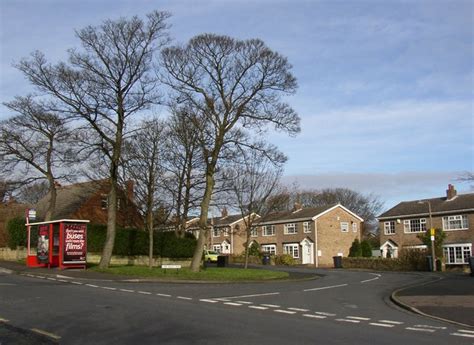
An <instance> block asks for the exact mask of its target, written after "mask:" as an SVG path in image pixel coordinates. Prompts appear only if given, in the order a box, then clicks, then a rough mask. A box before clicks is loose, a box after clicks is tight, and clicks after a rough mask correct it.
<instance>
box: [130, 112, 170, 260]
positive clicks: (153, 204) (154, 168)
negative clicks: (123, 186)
mask: <svg viewBox="0 0 474 345" xmlns="http://www.w3.org/2000/svg"><path fill="white" fill-rule="evenodd" d="M164 142H165V139H164V123H163V122H162V121H160V120H159V119H158V118H153V119H150V120H144V121H143V122H142V123H141V126H140V129H139V130H138V131H137V132H136V133H135V134H134V135H133V136H132V138H131V139H130V140H128V141H127V142H126V143H125V147H124V168H125V174H126V176H128V177H130V178H131V179H132V180H133V181H134V182H135V186H134V187H135V188H134V189H135V193H134V194H135V198H136V200H137V204H138V206H139V208H140V210H141V213H142V214H143V216H144V217H145V227H146V229H147V231H148V234H149V250H148V255H149V261H148V266H149V267H150V268H152V267H153V231H154V218H155V217H154V210H156V209H157V208H158V205H159V204H160V203H159V200H158V198H157V189H158V184H159V183H160V180H161V179H162V164H163V163H162V157H163V149H164Z"/></svg>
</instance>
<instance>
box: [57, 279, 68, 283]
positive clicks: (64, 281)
mask: <svg viewBox="0 0 474 345" xmlns="http://www.w3.org/2000/svg"><path fill="white" fill-rule="evenodd" d="M58 282H61V283H69V281H67V280H64V279H58Z"/></svg>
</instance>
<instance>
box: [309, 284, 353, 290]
mask: <svg viewBox="0 0 474 345" xmlns="http://www.w3.org/2000/svg"><path fill="white" fill-rule="evenodd" d="M347 285H348V284H340V285H332V286H324V287H320V288H313V289H306V290H303V291H318V290H326V289H334V288H338V287H342V286H347Z"/></svg>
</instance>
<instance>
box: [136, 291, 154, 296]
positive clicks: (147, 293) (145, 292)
mask: <svg viewBox="0 0 474 345" xmlns="http://www.w3.org/2000/svg"><path fill="white" fill-rule="evenodd" d="M138 293H141V294H142V295H151V292H148V291H138Z"/></svg>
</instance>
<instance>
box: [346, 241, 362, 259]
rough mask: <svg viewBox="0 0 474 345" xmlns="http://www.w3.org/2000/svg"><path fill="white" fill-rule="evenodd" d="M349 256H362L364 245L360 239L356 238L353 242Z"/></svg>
mask: <svg viewBox="0 0 474 345" xmlns="http://www.w3.org/2000/svg"><path fill="white" fill-rule="evenodd" d="M349 256H350V257H352V258H357V257H360V256H362V247H361V245H360V242H359V239H357V238H356V239H355V240H354V242H352V246H351V249H349Z"/></svg>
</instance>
